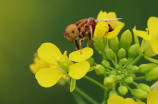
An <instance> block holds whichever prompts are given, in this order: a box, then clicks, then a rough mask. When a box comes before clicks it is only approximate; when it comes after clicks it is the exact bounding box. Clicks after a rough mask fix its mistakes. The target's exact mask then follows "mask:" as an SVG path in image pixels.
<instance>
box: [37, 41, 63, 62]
mask: <svg viewBox="0 0 158 104" xmlns="http://www.w3.org/2000/svg"><path fill="white" fill-rule="evenodd" d="M37 52H38V56H39V57H40V58H41V59H42V60H44V61H46V62H49V63H53V64H56V62H55V58H58V59H59V60H61V59H62V54H61V52H60V50H59V49H58V47H56V46H55V45H54V44H52V43H43V44H42V45H41V46H40V47H39V48H38V51H37ZM54 57H55V58H54Z"/></svg>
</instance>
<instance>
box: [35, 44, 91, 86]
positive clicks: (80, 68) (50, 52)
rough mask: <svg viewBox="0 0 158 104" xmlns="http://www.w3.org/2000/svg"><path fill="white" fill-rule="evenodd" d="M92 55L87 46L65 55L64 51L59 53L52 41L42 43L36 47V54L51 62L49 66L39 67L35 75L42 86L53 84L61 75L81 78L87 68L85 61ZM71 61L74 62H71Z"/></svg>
mask: <svg viewBox="0 0 158 104" xmlns="http://www.w3.org/2000/svg"><path fill="white" fill-rule="evenodd" d="M92 55H93V50H92V49H91V48H89V47H87V48H83V49H82V54H80V51H75V52H72V53H70V54H69V58H68V57H67V56H66V52H65V53H64V54H61V52H60V50H59V49H58V47H56V46H55V45H54V44H52V43H43V44H42V45H41V46H40V47H39V49H38V56H39V57H40V58H41V59H42V60H44V61H46V62H48V63H50V64H51V66H50V68H42V69H40V70H39V71H38V72H37V73H36V75H35V77H36V79H37V81H38V83H39V84H40V85H41V86H43V87H51V86H53V85H55V84H56V83H57V82H58V80H59V79H60V78H62V77H66V76H70V77H71V78H73V79H80V78H82V77H83V76H84V75H85V74H86V73H87V72H88V70H89V68H90V64H89V62H87V61H85V60H87V59H88V58H90V57H91V56H92ZM72 61H74V62H76V63H73V62H72Z"/></svg>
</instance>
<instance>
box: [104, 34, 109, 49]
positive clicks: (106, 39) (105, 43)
mask: <svg viewBox="0 0 158 104" xmlns="http://www.w3.org/2000/svg"><path fill="white" fill-rule="evenodd" d="M107 43H108V38H107V37H105V36H104V37H103V44H104V46H105V47H106V45H107Z"/></svg>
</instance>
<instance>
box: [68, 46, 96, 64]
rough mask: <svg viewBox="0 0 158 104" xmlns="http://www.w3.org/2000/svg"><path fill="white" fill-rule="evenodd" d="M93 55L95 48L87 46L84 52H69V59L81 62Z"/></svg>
mask: <svg viewBox="0 0 158 104" xmlns="http://www.w3.org/2000/svg"><path fill="white" fill-rule="evenodd" d="M92 55H93V49H92V48H89V47H86V48H83V49H82V54H81V53H80V50H78V51H74V52H71V53H70V54H69V60H71V61H75V62H81V61H84V60H87V59H88V58H90V57H91V56H92Z"/></svg>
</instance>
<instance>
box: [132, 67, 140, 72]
mask: <svg viewBox="0 0 158 104" xmlns="http://www.w3.org/2000/svg"><path fill="white" fill-rule="evenodd" d="M138 70H139V67H138V66H133V67H132V70H131V71H132V72H133V73H137V72H138Z"/></svg>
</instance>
